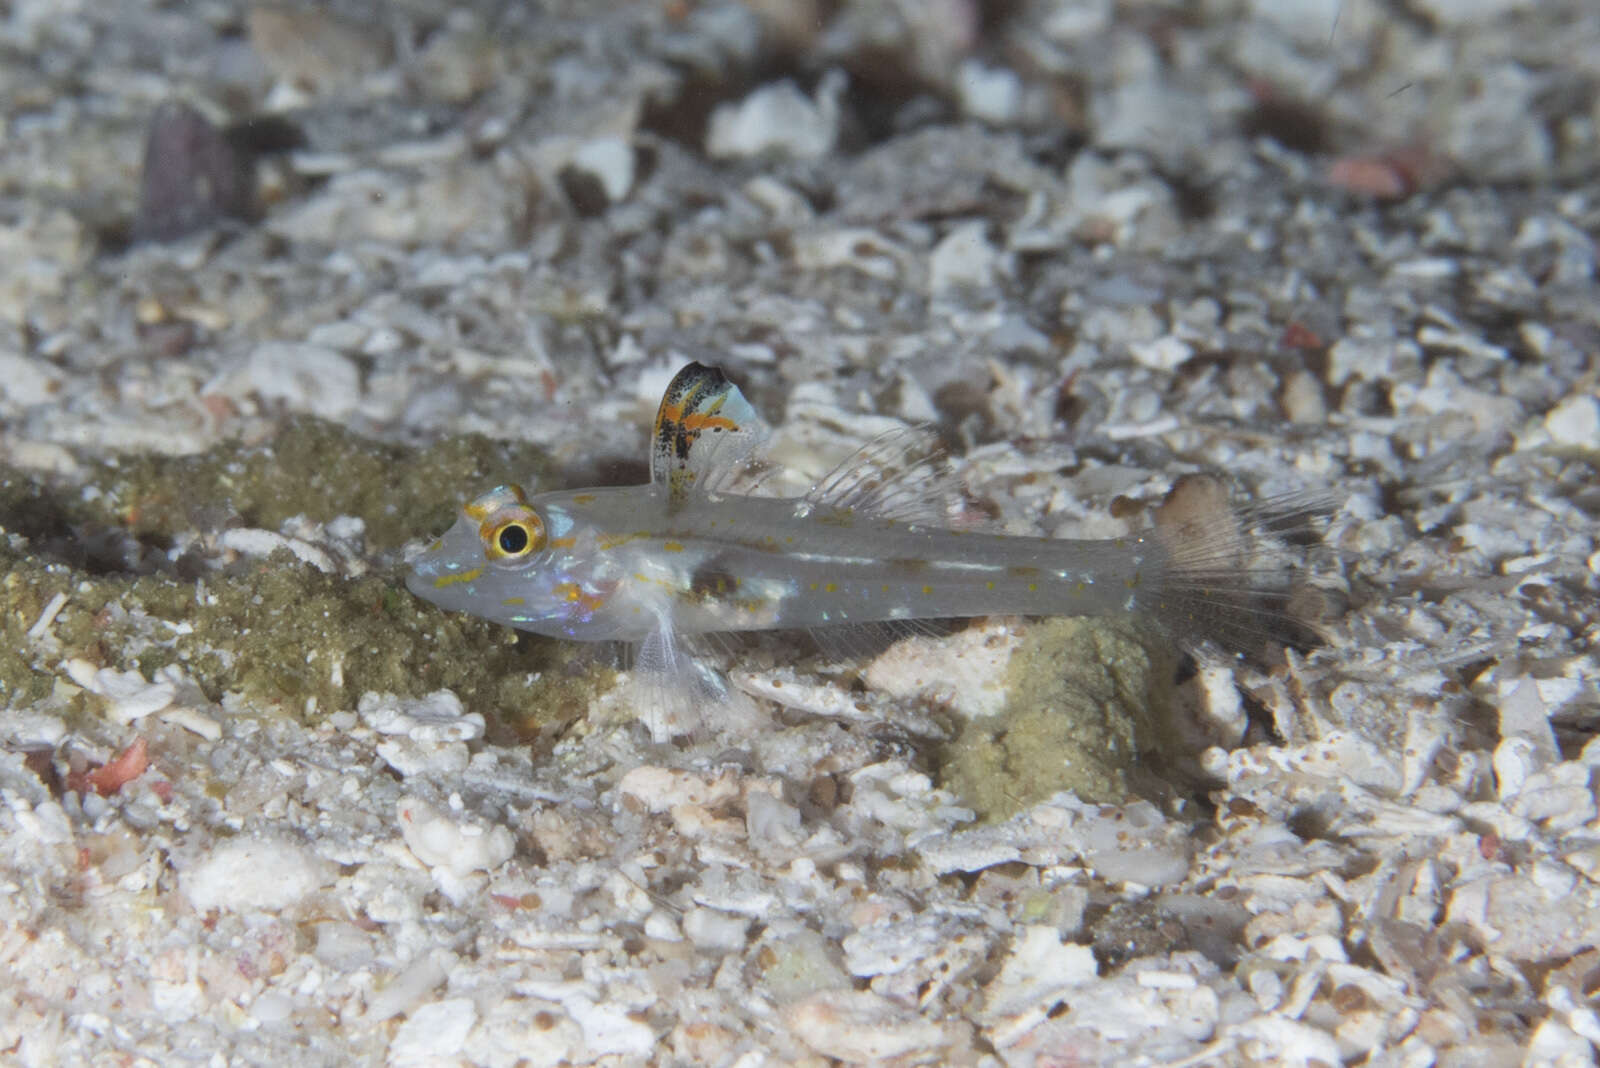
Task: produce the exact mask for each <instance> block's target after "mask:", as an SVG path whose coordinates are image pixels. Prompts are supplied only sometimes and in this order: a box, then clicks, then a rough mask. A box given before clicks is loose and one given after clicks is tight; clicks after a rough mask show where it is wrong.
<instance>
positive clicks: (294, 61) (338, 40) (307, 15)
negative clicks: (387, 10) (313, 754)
mask: <svg viewBox="0 0 1600 1068" xmlns="http://www.w3.org/2000/svg"><path fill="white" fill-rule="evenodd" d="M246 23H247V25H248V26H249V30H250V43H251V45H253V46H254V47H255V50H256V54H257V55H259V56H260V57H261V60H262V62H264V63H265V64H266V65H267V67H268V68H269V69H270V70H271V71H272V73H273V74H274V75H276V76H277V77H279V78H281V79H283V80H284V81H286V82H290V83H292V84H294V85H295V86H296V87H297V88H301V89H306V90H309V91H311V92H326V91H329V90H334V89H340V88H344V87H347V86H349V85H352V84H354V83H355V82H357V81H359V80H360V79H362V78H364V77H366V76H367V75H369V74H374V73H376V72H377V71H380V70H382V69H383V68H384V67H386V66H388V64H389V59H390V42H389V37H388V35H387V34H385V33H384V32H382V30H381V28H380V27H379V25H374V24H357V23H354V22H347V21H345V20H344V19H341V18H337V17H335V16H334V15H331V14H329V13H327V12H324V11H320V10H318V9H316V8H314V7H301V8H290V7H278V6H276V5H272V4H257V5H256V6H255V7H253V8H251V9H250V14H249V15H248V16H247V17H246Z"/></svg>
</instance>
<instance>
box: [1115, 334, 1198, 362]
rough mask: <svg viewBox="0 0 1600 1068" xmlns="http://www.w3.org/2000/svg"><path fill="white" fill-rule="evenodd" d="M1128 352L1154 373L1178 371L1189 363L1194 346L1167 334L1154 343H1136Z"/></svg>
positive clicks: (1129, 347)
mask: <svg viewBox="0 0 1600 1068" xmlns="http://www.w3.org/2000/svg"><path fill="white" fill-rule="evenodd" d="M1128 352H1129V354H1130V355H1132V356H1133V358H1134V359H1135V360H1136V361H1138V362H1139V363H1141V364H1143V365H1144V366H1145V367H1148V368H1150V369H1151V370H1152V371H1176V370H1177V369H1178V368H1180V367H1182V366H1183V365H1184V364H1186V363H1188V362H1189V358H1190V357H1191V356H1193V355H1194V346H1193V345H1190V344H1189V343H1188V342H1187V341H1184V340H1183V339H1181V338H1179V337H1177V336H1175V335H1173V334H1167V335H1165V336H1163V337H1158V338H1156V339H1155V340H1154V341H1142V342H1141V341H1136V342H1134V343H1133V344H1130V345H1129V346H1128Z"/></svg>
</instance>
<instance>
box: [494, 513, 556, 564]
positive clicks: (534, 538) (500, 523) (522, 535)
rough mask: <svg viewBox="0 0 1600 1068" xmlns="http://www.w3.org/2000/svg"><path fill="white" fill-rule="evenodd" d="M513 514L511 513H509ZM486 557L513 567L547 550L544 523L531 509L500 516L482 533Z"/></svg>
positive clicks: (495, 517)
mask: <svg viewBox="0 0 1600 1068" xmlns="http://www.w3.org/2000/svg"><path fill="white" fill-rule="evenodd" d="M507 511H510V509H507ZM479 534H480V535H481V537H482V538H483V553H484V555H485V556H487V557H488V558H489V559H490V560H492V561H494V562H495V563H497V564H512V563H516V562H517V561H519V560H523V559H525V558H527V557H528V556H530V555H532V554H533V553H536V552H538V551H539V550H540V549H542V548H544V543H545V534H544V522H543V521H542V520H540V518H539V516H538V515H537V514H536V513H535V512H534V511H533V510H532V509H529V508H518V509H516V510H515V513H514V514H513V515H510V516H507V515H505V514H503V513H502V514H501V515H496V516H493V517H491V518H490V520H489V521H488V522H486V523H484V524H483V526H482V527H481V528H480V530H479Z"/></svg>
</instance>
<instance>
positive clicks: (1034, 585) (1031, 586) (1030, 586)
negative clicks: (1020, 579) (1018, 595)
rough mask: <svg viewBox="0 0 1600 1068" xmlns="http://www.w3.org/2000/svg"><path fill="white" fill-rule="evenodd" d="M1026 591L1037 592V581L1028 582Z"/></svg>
mask: <svg viewBox="0 0 1600 1068" xmlns="http://www.w3.org/2000/svg"><path fill="white" fill-rule="evenodd" d="M1028 592H1029V593H1038V592H1039V584H1038V583H1037V582H1030V583H1028Z"/></svg>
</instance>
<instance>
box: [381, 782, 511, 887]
mask: <svg viewBox="0 0 1600 1068" xmlns="http://www.w3.org/2000/svg"><path fill="white" fill-rule="evenodd" d="M395 814H396V817H397V818H398V820H399V822H400V834H401V837H403V838H404V839H405V843H406V846H407V847H408V848H409V849H410V850H411V852H412V854H413V855H415V856H416V858H417V859H418V860H419V861H421V862H422V863H423V864H425V865H427V866H428V867H430V868H442V869H444V870H445V871H447V872H449V873H450V874H451V875H454V876H456V877H457V878H460V877H462V876H465V875H468V874H471V873H472V872H475V871H493V870H494V869H495V868H498V867H499V866H500V865H502V864H504V863H505V862H506V861H507V860H509V859H511V854H512V853H513V852H514V851H515V849H516V842H515V840H514V839H513V838H512V837H511V832H510V831H508V830H507V829H506V828H504V827H501V826H498V825H493V826H490V825H485V824H484V823H481V822H478V821H474V820H466V819H459V820H458V819H452V818H451V817H449V816H447V815H445V814H444V813H442V812H440V811H438V810H437V809H435V808H434V807H433V806H431V805H429V804H428V803H427V802H426V801H421V800H419V799H417V798H413V797H407V798H402V799H401V800H400V802H399V803H398V804H397V806H396V809H395Z"/></svg>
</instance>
